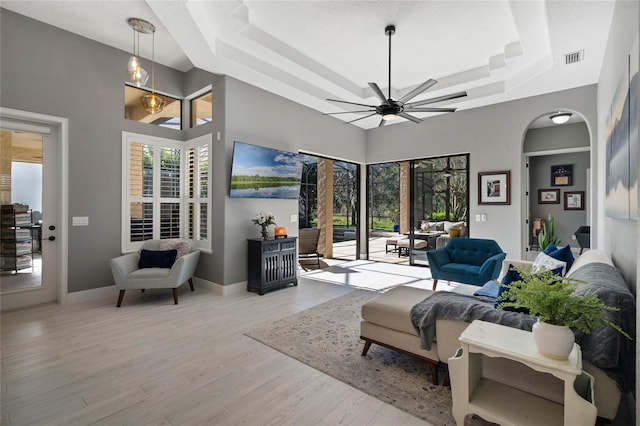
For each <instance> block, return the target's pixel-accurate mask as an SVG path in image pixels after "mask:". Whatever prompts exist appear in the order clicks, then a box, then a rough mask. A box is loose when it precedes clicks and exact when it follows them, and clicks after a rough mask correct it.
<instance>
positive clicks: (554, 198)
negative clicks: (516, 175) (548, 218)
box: [538, 189, 560, 204]
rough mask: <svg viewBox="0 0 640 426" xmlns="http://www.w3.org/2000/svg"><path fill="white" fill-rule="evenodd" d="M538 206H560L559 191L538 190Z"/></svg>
mask: <svg viewBox="0 0 640 426" xmlns="http://www.w3.org/2000/svg"><path fill="white" fill-rule="evenodd" d="M538 204H560V190H559V189H538Z"/></svg>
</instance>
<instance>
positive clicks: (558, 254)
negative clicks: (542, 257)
mask: <svg viewBox="0 0 640 426" xmlns="http://www.w3.org/2000/svg"><path fill="white" fill-rule="evenodd" d="M550 246H551V245H549V247H550ZM549 247H547V248H546V249H544V253H546V254H548V255H549V256H551V257H553V258H554V259H556V260H559V261H561V262H566V263H567V269H566V271H569V269H571V265H573V262H574V261H575V258H574V257H573V253H571V246H570V245H569V244H567V245H566V246H564V247H562V248H557V247H555V246H554V247H555V250H552V251H550V252H549V253H547V249H548V248H549Z"/></svg>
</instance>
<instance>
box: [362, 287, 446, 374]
mask: <svg viewBox="0 0 640 426" xmlns="http://www.w3.org/2000/svg"><path fill="white" fill-rule="evenodd" d="M431 293H433V292H432V291H431V290H425V289H420V288H415V287H405V286H402V287H396V288H394V289H391V290H389V291H388V292H386V293H382V294H380V295H379V296H376V297H374V298H373V299H372V300H370V301H368V302H367V303H365V304H364V305H362V312H361V316H362V321H361V322H360V338H361V339H362V340H364V341H365V344H364V349H363V350H362V356H365V355H366V354H367V352H368V351H369V348H370V347H371V344H372V343H375V344H377V345H380V346H384V347H386V348H389V349H393V350H395V351H398V352H402V353H405V354H407V355H410V356H412V357H414V358H419V359H422V360H424V361H426V362H427V364H428V366H429V370H430V372H431V377H432V380H433V383H434V384H436V385H437V384H438V364H439V361H438V360H439V358H438V349H437V346H436V344H435V343H434V344H433V345H432V346H431V350H428V351H427V350H424V349H422V348H421V347H420V336H419V335H418V333H417V332H416V330H415V328H414V327H413V324H412V323H411V308H412V307H413V305H415V304H416V303H418V302H420V301H421V300H424V299H425V298H426V297H428V296H429V295H430V294H431Z"/></svg>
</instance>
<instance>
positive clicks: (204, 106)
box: [191, 92, 213, 127]
mask: <svg viewBox="0 0 640 426" xmlns="http://www.w3.org/2000/svg"><path fill="white" fill-rule="evenodd" d="M212 120H213V93H212V92H207V93H205V94H203V95H201V96H198V97H197V98H194V99H192V100H191V127H196V126H199V125H201V124H205V123H211V121H212Z"/></svg>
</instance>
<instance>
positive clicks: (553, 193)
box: [538, 188, 584, 210]
mask: <svg viewBox="0 0 640 426" xmlns="http://www.w3.org/2000/svg"><path fill="white" fill-rule="evenodd" d="M538 204H560V190H559V189H555V188H550V189H539V190H538ZM564 209H565V210H584V191H565V192H564Z"/></svg>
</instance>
